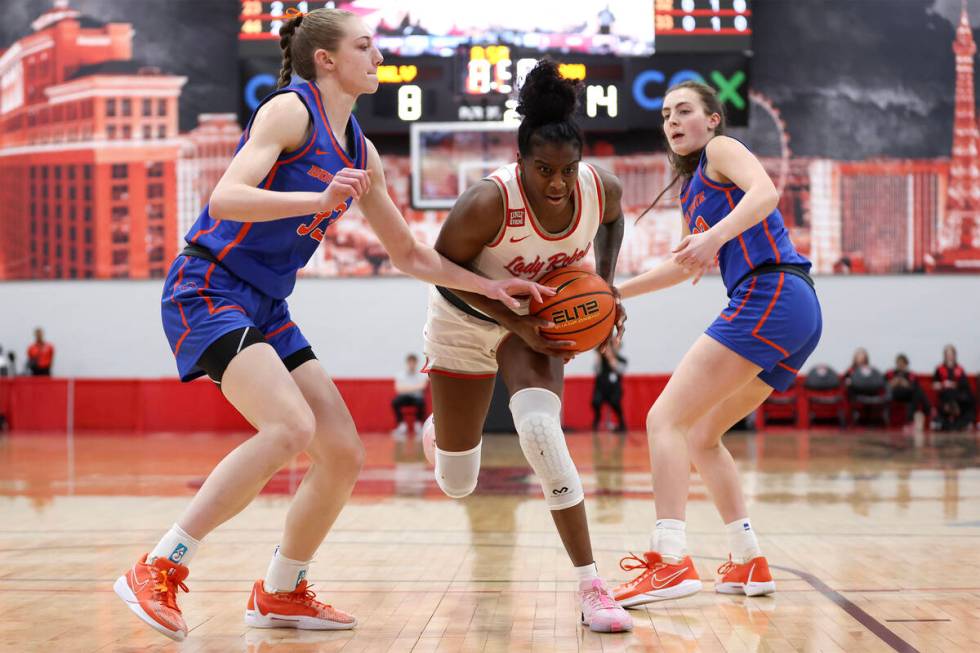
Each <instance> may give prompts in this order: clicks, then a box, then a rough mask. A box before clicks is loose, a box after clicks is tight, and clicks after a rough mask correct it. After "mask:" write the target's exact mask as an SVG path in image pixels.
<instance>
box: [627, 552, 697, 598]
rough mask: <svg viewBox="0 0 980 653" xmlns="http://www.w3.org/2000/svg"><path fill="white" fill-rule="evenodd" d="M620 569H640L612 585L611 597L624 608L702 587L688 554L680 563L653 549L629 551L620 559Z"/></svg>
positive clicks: (675, 595) (690, 592) (680, 594)
mask: <svg viewBox="0 0 980 653" xmlns="http://www.w3.org/2000/svg"><path fill="white" fill-rule="evenodd" d="M619 566H620V568H622V570H623V571H633V570H635V569H642V570H643V571H642V572H641V573H640V575H639V576H637V577H636V578H634V579H633V580H631V581H628V582H626V583H623V584H622V585H620V586H618V587H616V588H615V589H613V598H614V599H616V600H617V601H619V603H620V605H622V606H623V607H624V608H631V607H633V606H636V605H643V604H644V603H652V602H654V601H665V600H667V599H679V598H682V597H684V596H690V595H691V594H694V593H696V592H698V591H700V589H701V579H700V577H699V576H698V572H697V570H696V569H695V568H694V563H693V562H692V561H691V556H685V558H684V559H683V560H681V561H680V563H678V564H676V565H672V564H670V563H667V562H664V560H663V558H661V557H660V554H659V553H657V552H656V551H647V552H646V553H644V554H643V558H638V557H637V556H635V555H633V554H630V555H628V556H626V557H625V558H623V559H622V560H620V561H619Z"/></svg>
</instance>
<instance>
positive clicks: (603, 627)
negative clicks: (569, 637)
mask: <svg viewBox="0 0 980 653" xmlns="http://www.w3.org/2000/svg"><path fill="white" fill-rule="evenodd" d="M578 600H579V604H580V605H581V608H582V624H583V625H586V626H588V627H589V630H591V631H593V632H596V633H620V632H625V631H627V630H633V617H631V616H629V614H628V613H627V612H626V610H624V609H623V608H622V607H621V606H620V605H619V604H618V603H616V601H614V600H613V597H612V596H611V595H610V594H609V589H608V588H606V584H605V583H604V582H602V579H600V578H593V579H592V580H583V581H581V582H579V584H578Z"/></svg>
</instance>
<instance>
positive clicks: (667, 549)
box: [650, 519, 687, 564]
mask: <svg viewBox="0 0 980 653" xmlns="http://www.w3.org/2000/svg"><path fill="white" fill-rule="evenodd" d="M686 529H687V524H686V523H684V522H683V521H681V520H680V519H658V520H657V529H656V530H655V531H654V532H653V534H652V535H651V536H650V549H651V550H652V551H656V552H657V553H659V554H660V556H661V557H662V558H663V559H664V562H668V563H671V564H677V563H679V562H680V561H681V560H683V559H684V556H686V555H687V532H686Z"/></svg>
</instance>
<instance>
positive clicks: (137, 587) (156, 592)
mask: <svg viewBox="0 0 980 653" xmlns="http://www.w3.org/2000/svg"><path fill="white" fill-rule="evenodd" d="M187 574H188V569H187V567H186V566H184V565H181V564H176V563H173V562H170V561H169V560H167V559H166V558H157V559H156V560H154V561H153V562H152V563H147V562H146V555H144V556H143V557H142V558H140V559H139V561H138V562H137V563H136V564H135V565H133V566H132V568H130V569H129V571H127V572H126V573H125V574H123V575H122V576H120V577H119V578H117V579H116V583H115V585H113V586H112V588H113V589H114V590H115V591H116V594H117V595H119V598H121V599H122V600H123V601H125V602H126V605H128V606H129V609H130V610H132V611H133V612H134V613H136V616H138V617H139V618H140V619H142V620H143V621H145V622H146V623H148V624H149V625H150V626H152V627H153V628H154V629H155V630H156V631H157V632H159V633H161V634H163V635H166V636H167V637H169V638H170V639H173V640H176V641H178V642H180V641H183V639H184V638H185V637H187V624H185V623H184V617H183V615H181V613H180V608H178V607H177V590H178V589H181V590H184V591H185V592H186V591H187V586H186V585H184V579H185V578H187Z"/></svg>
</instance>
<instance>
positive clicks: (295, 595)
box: [288, 580, 333, 610]
mask: <svg viewBox="0 0 980 653" xmlns="http://www.w3.org/2000/svg"><path fill="white" fill-rule="evenodd" d="M312 587H313V585H311V584H309V583H308V582H307V581H305V580H304V581H303V582H301V583H300V584H299V585H297V586H296V589H294V590H293V591H292V592H289V594H288V596H289V598H290V600H293V601H299V602H300V603H307V604H312V605H313V606H314V607H316V608H318V609H321V610H322V609H323V608H330V609H333V606H332V605H330V604H329V603H323V602H322V601H317V600H316V592H314V591H313V590H312V589H311V588H312Z"/></svg>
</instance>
